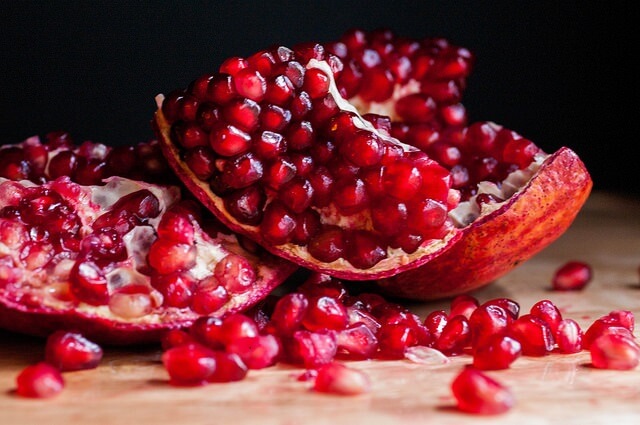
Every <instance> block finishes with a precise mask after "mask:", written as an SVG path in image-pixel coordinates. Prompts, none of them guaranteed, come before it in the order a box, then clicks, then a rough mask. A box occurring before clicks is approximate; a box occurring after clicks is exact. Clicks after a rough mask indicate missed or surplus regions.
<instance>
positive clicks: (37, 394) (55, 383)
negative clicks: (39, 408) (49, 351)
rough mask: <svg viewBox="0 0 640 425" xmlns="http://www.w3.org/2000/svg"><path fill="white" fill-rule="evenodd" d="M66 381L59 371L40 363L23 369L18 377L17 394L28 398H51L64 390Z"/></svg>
mask: <svg viewBox="0 0 640 425" xmlns="http://www.w3.org/2000/svg"><path fill="white" fill-rule="evenodd" d="M64 385H65V383H64V379H63V377H62V374H61V373H60V371H59V370H58V369H56V368H55V367H53V366H51V365H50V364H48V363H45V362H40V363H36V364H33V365H29V366H27V367H25V368H24V369H22V371H20V373H19V374H18V376H17V377H16V394H18V395H19V396H21V397H28V398H50V397H53V396H55V395H57V394H59V393H60V392H61V391H62V390H63V389H64Z"/></svg>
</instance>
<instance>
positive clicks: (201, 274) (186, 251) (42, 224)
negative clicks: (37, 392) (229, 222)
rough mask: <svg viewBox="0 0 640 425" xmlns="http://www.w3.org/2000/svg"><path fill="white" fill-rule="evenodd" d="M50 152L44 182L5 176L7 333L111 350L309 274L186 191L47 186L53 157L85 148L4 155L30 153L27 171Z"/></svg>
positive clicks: (3, 317) (237, 306)
mask: <svg viewBox="0 0 640 425" xmlns="http://www.w3.org/2000/svg"><path fill="white" fill-rule="evenodd" d="M38 146H39V147H42V146H45V149H44V152H45V154H46V155H43V156H42V158H45V165H46V167H43V168H42V170H43V173H44V174H43V173H40V174H41V175H39V176H36V175H35V174H33V175H32V176H33V177H34V180H38V181H41V183H35V182H33V181H29V180H23V179H21V180H19V181H14V180H9V179H7V178H4V177H0V327H2V328H5V329H9V330H13V331H18V332H24V333H29V334H34V335H42V336H44V335H48V334H50V333H52V332H53V331H55V330H58V329H74V330H76V331H78V332H80V333H82V334H83V335H84V336H86V337H87V338H90V339H91V340H93V341H96V342H100V343H112V344H128V343H142V342H147V341H157V340H159V338H160V337H161V335H162V333H163V332H164V331H165V330H167V329H172V328H179V327H184V326H188V325H190V324H191V323H192V322H193V321H194V320H195V319H197V318H198V317H200V316H203V315H212V316H224V315H226V314H229V313H231V312H235V311H240V310H244V309H246V308H248V307H250V306H251V305H253V304H255V303H256V302H258V301H259V300H261V299H262V298H263V297H264V296H266V295H267V294H268V293H269V292H270V291H271V289H273V288H274V287H275V286H277V285H279V284H280V283H282V282H283V281H284V280H285V279H286V278H287V277H288V276H289V275H290V274H291V273H293V271H294V270H295V269H296V268H297V267H296V266H294V265H293V264H291V263H288V262H286V261H284V260H281V259H279V258H276V257H273V256H271V255H268V254H267V253H265V252H263V251H262V250H260V249H258V248H257V247H256V246H255V244H253V245H252V246H249V245H245V246H244V247H243V246H242V245H241V243H240V241H239V239H238V237H236V236H235V235H233V234H231V233H230V232H229V231H228V229H226V228H224V227H223V226H220V225H219V223H218V222H217V220H215V219H214V218H213V217H212V216H211V215H208V214H200V213H201V212H200V211H199V210H200V206H199V204H197V203H196V202H194V201H192V200H187V199H182V198H181V189H180V188H179V187H177V186H160V185H156V184H152V183H145V182H142V181H138V180H131V179H126V178H123V177H109V178H108V179H106V180H105V181H104V182H102V184H101V185H90V186H85V185H80V184H78V183H76V182H74V181H72V180H71V178H70V177H68V176H62V177H57V178H54V179H52V180H47V177H48V176H47V175H46V173H48V172H51V169H52V168H51V167H52V166H51V161H53V160H51V161H49V162H48V163H46V159H48V158H55V157H56V156H57V155H60V153H61V151H64V152H72V151H73V149H70V147H66V148H55V149H52V147H51V145H48V144H39V143H37V141H34V140H31V141H30V142H29V143H27V144H26V145H25V144H21V145H16V146H11V147H7V148H3V149H2V150H0V153H4V152H5V149H10V152H13V153H12V155H15V156H16V157H18V156H20V155H22V157H23V158H24V159H23V160H21V161H18V162H17V164H18V165H21V166H23V168H25V167H26V166H28V165H29V164H34V163H37V161H34V157H33V156H30V154H31V152H32V148H34V147H38ZM92 146H94V147H96V146H98V145H97V144H92ZM103 147H104V146H103ZM104 148H105V149H106V150H109V149H108V148H106V147H104ZM51 152H55V154H53V155H48V154H47V153H49V154H50V153H51ZM19 154H20V155H19ZM2 157H3V158H6V157H5V156H4V155H3V156H2ZM159 158H160V159H162V158H161V157H159ZM8 164H9V165H11V163H8ZM6 165H7V163H5V166H6ZM11 169H15V168H11V167H10V166H6V167H5V169H4V170H5V171H6V170H11ZM32 169H33V168H32ZM14 177H15V176H14ZM23 177H26V176H23Z"/></svg>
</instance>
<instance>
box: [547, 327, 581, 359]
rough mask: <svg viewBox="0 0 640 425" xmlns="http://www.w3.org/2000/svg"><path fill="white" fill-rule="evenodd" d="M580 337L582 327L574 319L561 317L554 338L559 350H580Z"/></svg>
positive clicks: (570, 351) (573, 351)
mask: <svg viewBox="0 0 640 425" xmlns="http://www.w3.org/2000/svg"><path fill="white" fill-rule="evenodd" d="M582 338H583V332H582V329H581V328H580V325H579V324H578V323H577V322H576V321H575V320H573V319H563V320H561V321H560V322H559V323H558V327H557V329H556V332H555V334H554V339H555V341H556V345H557V346H558V351H559V352H561V353H564V354H571V353H577V352H579V351H581V350H582Z"/></svg>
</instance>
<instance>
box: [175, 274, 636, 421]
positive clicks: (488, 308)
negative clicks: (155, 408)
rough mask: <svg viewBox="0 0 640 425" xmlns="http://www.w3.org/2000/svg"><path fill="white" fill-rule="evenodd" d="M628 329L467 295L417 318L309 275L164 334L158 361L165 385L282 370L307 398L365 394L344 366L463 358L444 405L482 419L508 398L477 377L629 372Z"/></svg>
mask: <svg viewBox="0 0 640 425" xmlns="http://www.w3.org/2000/svg"><path fill="white" fill-rule="evenodd" d="M633 327H634V316H633V313H632V312H630V311H626V310H618V311H612V312H610V313H609V314H607V315H606V316H603V317H601V318H598V319H597V320H595V321H594V322H593V323H592V324H591V325H590V326H589V327H588V328H587V330H586V331H583V330H582V329H581V328H580V326H579V325H578V323H577V322H576V321H575V320H573V319H570V318H563V317H562V313H561V312H560V310H559V309H558V308H557V307H556V306H555V305H554V304H553V302H552V301H550V300H546V299H545V300H540V301H539V302H537V303H535V304H534V305H532V306H531V308H530V309H529V311H528V312H526V313H525V314H522V313H521V311H520V306H519V304H518V303H517V302H515V301H514V300H512V299H508V298H495V299H490V300H487V301H485V302H482V303H480V302H479V301H478V300H477V299H476V298H474V297H472V296H469V295H460V296H458V297H455V298H453V299H452V300H451V303H450V308H449V309H448V310H435V311H432V312H431V313H429V314H428V315H427V316H426V317H425V318H424V319H421V318H420V317H418V316H417V315H415V314H413V313H411V312H410V310H409V309H408V308H406V307H403V306H401V305H399V304H396V303H393V302H389V301H387V300H385V299H384V298H383V297H381V296H380V295H378V294H375V293H368V292H362V293H359V294H355V295H353V294H350V293H349V292H348V291H347V288H346V286H345V285H344V283H343V282H342V281H339V280H337V279H333V278H330V277H328V276H325V275H318V274H314V275H312V276H311V277H310V278H309V279H308V280H307V281H306V282H305V283H303V284H302V285H301V286H299V287H298V288H297V289H296V290H295V291H294V292H290V293H287V294H285V295H282V296H280V297H275V296H270V297H269V298H267V299H266V300H265V301H264V302H263V303H262V304H260V305H258V306H256V307H255V308H254V309H252V310H251V311H247V312H246V313H244V314H239V313H238V314H234V315H231V316H228V317H227V318H224V319H219V318H214V317H202V318H200V319H198V320H197V321H196V322H195V323H194V325H193V326H192V327H190V328H189V329H187V330H173V331H170V332H168V333H167V334H166V335H165V338H164V340H163V349H164V350H165V351H164V354H163V362H164V365H165V367H166V368H167V370H168V373H169V375H170V377H171V382H172V383H173V384H175V385H202V384H206V383H210V382H222V381H224V380H223V379H221V378H220V377H219V375H220V374H223V375H225V376H228V377H229V378H228V381H232V380H239V379H242V378H244V376H245V375H246V374H247V372H248V371H250V370H252V369H262V368H265V367H269V366H273V365H275V364H277V363H285V364H289V365H294V366H298V367H301V368H304V369H306V372H305V373H304V374H303V375H301V376H300V378H299V379H300V380H311V381H313V385H312V388H313V389H314V390H316V391H322V392H333V393H339V394H359V393H362V392H366V391H368V390H369V388H370V383H369V380H368V378H367V377H366V376H363V372H362V371H359V370H357V369H354V368H352V367H350V366H347V365H346V363H345V362H349V361H353V360H365V359H373V360H378V361H380V360H394V359H395V360H399V359H408V360H410V361H414V362H418V363H432V364H435V363H442V362H446V358H447V357H451V356H470V357H471V362H470V363H469V364H468V365H467V367H466V368H465V369H464V370H463V371H462V372H461V373H460V374H459V375H458V376H457V377H456V379H455V380H454V382H453V384H452V391H453V393H454V397H455V398H456V400H457V402H458V404H459V407H460V409H461V410H463V411H465V412H472V413H481V414H490V413H501V412H504V411H506V410H508V409H509V408H510V407H511V406H512V405H513V403H514V400H513V396H512V395H511V393H510V391H509V390H508V389H506V388H504V387H503V386H502V385H501V384H500V383H498V382H495V381H494V380H492V379H491V378H490V377H488V376H487V375H485V374H484V373H483V371H490V370H501V369H508V368H510V367H511V365H512V364H513V363H514V362H515V361H516V360H517V359H518V358H520V357H521V356H532V357H540V356H545V355H548V354H551V353H556V354H571V353H577V352H580V351H582V350H589V351H590V354H591V357H592V362H593V365H594V367H597V368H607V369H631V368H634V367H635V366H636V365H637V364H638V361H639V360H640V346H639V345H638V344H637V342H636V341H635V338H634V336H633ZM229 356H233V357H234V359H235V360H234V361H229ZM220 358H225V361H224V362H221V360H220ZM185 362H187V363H189V362H192V363H190V364H189V365H187V366H185V365H184V363H185ZM214 377H216V378H214Z"/></svg>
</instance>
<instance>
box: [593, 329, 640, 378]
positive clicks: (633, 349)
mask: <svg viewBox="0 0 640 425" xmlns="http://www.w3.org/2000/svg"><path fill="white" fill-rule="evenodd" d="M589 353H590V354H591V364H592V365H593V366H594V367H596V368H598V369H615V370H631V369H635V368H636V367H637V366H638V364H639V363H640V346H639V345H638V344H637V343H636V342H635V341H634V340H633V339H632V338H629V337H627V336H625V335H615V334H604V335H601V336H599V337H597V338H596V339H595V340H594V341H593V342H592V343H591V345H590V347H589Z"/></svg>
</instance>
